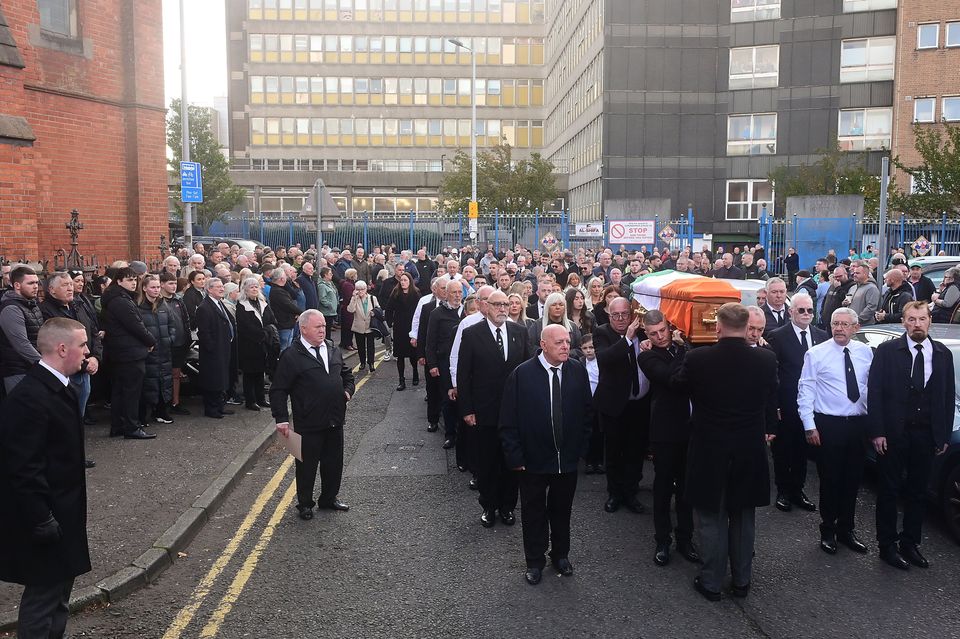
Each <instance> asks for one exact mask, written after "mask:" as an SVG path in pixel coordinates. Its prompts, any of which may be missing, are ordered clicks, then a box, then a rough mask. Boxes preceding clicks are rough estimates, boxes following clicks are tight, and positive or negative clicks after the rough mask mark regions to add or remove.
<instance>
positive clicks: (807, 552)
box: [68, 362, 960, 639]
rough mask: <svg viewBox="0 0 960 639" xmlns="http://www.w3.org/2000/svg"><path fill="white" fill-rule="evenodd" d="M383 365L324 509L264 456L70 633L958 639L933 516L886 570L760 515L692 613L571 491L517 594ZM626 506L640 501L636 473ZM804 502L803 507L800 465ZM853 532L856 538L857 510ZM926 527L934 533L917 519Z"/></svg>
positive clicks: (512, 576) (956, 610)
mask: <svg viewBox="0 0 960 639" xmlns="http://www.w3.org/2000/svg"><path fill="white" fill-rule="evenodd" d="M394 370H395V369H394V366H393V364H392V362H391V363H385V364H384V365H383V366H382V367H381V368H380V369H378V371H377V372H376V373H375V374H374V375H373V376H372V377H370V378H369V379H368V381H367V382H365V385H364V386H363V387H362V388H361V389H359V391H358V392H357V395H356V397H355V398H354V400H353V401H352V402H351V404H350V408H349V414H348V426H347V429H346V455H345V459H346V460H348V462H347V464H346V468H345V477H344V482H343V488H342V490H341V493H340V495H341V498H342V499H343V500H344V501H345V502H347V503H349V504H350V505H351V510H350V512H348V513H339V512H328V511H323V512H320V513H318V514H317V516H316V517H315V518H314V519H313V520H312V521H309V522H304V521H301V520H300V519H298V518H297V516H296V511H295V509H294V508H293V499H294V495H293V491H292V481H293V472H292V468H290V463H289V461H287V459H288V458H287V456H286V455H285V454H284V453H283V451H282V450H281V449H280V448H279V447H277V446H273V447H272V448H270V449H269V450H267V452H266V453H265V454H264V455H263V456H262V457H261V458H260V460H259V461H258V463H257V464H256V465H255V466H254V467H253V468H252V470H251V472H250V474H249V476H248V477H246V478H245V480H243V481H242V482H241V483H240V485H239V486H238V487H237V489H236V490H234V492H233V493H232V494H231V495H230V497H229V498H228V499H227V501H226V502H225V503H224V505H223V506H222V507H221V509H220V510H219V511H218V513H217V515H216V517H215V518H214V519H213V520H212V521H211V522H209V523H208V524H207V526H206V527H205V528H204V529H203V531H202V532H201V533H200V534H199V535H198V537H197V538H196V539H195V540H194V542H193V543H192V544H191V545H190V547H189V548H188V549H187V551H186V555H187V556H186V557H183V558H181V559H180V560H179V561H178V562H176V564H175V565H174V566H173V567H171V568H170V569H168V570H167V571H166V572H165V573H164V574H163V575H162V576H161V578H160V579H159V580H158V581H157V582H156V583H154V584H153V585H151V586H149V587H148V588H146V589H144V590H141V591H139V592H137V593H135V594H133V595H131V596H130V597H128V598H127V599H125V600H123V601H120V602H119V603H116V604H113V605H110V606H106V607H99V608H94V609H90V610H87V611H85V612H83V613H81V614H80V615H78V616H76V617H74V618H73V619H71V622H70V626H69V627H68V633H69V634H70V636H72V637H109V638H117V639H120V638H128V637H129V638H132V637H137V638H140V639H161V638H162V639H180V638H181V637H183V638H191V639H192V638H195V637H223V638H231V639H232V638H240V637H269V638H282V637H290V638H295V637H297V638H299V637H361V638H364V639H366V638H377V637H417V638H420V637H424V638H426V637H496V638H500V637H551V638H555V637H605V638H608V637H631V638H637V637H697V636H703V637H737V638H746V637H870V638H877V637H911V638H913V637H935V638H938V639H942V638H944V637H955V636H958V632H960V631H958V628H960V607H958V606H957V601H958V581H957V574H958V572H957V571H958V558H960V547H958V546H956V545H955V544H954V543H953V542H952V541H950V540H949V539H948V538H947V536H946V533H945V532H944V530H943V528H942V526H940V525H939V524H938V523H937V522H936V521H933V522H931V523H928V525H927V526H926V530H925V534H926V536H927V538H926V539H925V540H924V545H923V549H924V552H925V554H926V555H927V557H928V558H929V559H930V560H931V563H932V564H933V566H932V567H931V568H930V569H929V570H927V571H921V570H917V569H914V570H911V571H909V572H904V573H901V572H899V571H896V570H894V569H892V568H889V567H887V566H886V565H884V564H882V563H881V562H880V561H879V559H878V558H877V555H876V552H875V550H874V549H873V548H871V554H869V555H867V556H859V555H854V554H853V553H851V552H849V551H846V549H844V548H841V551H840V553H839V554H837V555H836V556H833V557H831V556H827V555H825V554H824V553H822V552H821V551H820V550H819V549H818V545H817V542H818V532H817V523H818V518H817V515H816V514H809V513H800V512H793V513H781V512H779V511H777V510H775V509H773V508H772V507H771V508H764V509H762V510H761V512H760V513H758V534H757V537H758V539H757V558H756V561H755V563H754V582H753V589H752V591H751V594H750V597H749V598H748V599H746V600H736V599H733V598H731V597H725V598H724V600H723V601H722V602H720V603H709V602H707V601H705V600H703V599H701V598H700V597H699V595H697V594H696V593H695V592H694V591H693V589H692V587H691V583H692V580H693V577H694V575H695V573H696V570H695V567H694V566H693V565H691V564H689V563H686V562H685V561H684V560H683V559H682V558H680V557H679V556H677V555H675V556H674V561H673V562H672V563H671V564H670V565H669V566H667V567H665V568H660V567H657V566H655V565H654V564H653V561H652V556H653V521H652V518H651V516H650V515H649V514H643V515H635V514H632V513H630V512H628V511H620V512H618V513H615V514H612V515H611V514H607V513H604V512H603V501H604V499H605V489H604V484H603V479H602V477H596V476H584V475H581V477H580V485H579V487H578V490H577V498H576V502H575V505H574V514H573V546H572V549H571V555H570V558H571V561H572V562H573V564H574V566H575V569H576V574H575V575H574V576H573V577H572V578H561V577H559V576H555V574H554V573H553V572H551V571H549V570H548V571H546V572H545V579H544V581H543V583H541V584H540V585H539V586H537V587H531V586H529V585H527V584H526V583H525V582H524V580H523V569H524V568H523V553H522V547H521V541H520V526H519V524H518V525H517V526H515V527H512V528H510V527H505V526H503V525H502V524H498V525H497V526H496V527H495V528H492V529H484V528H482V527H481V526H480V524H479V521H478V517H479V514H480V510H479V506H478V505H477V502H476V493H475V492H472V491H470V490H469V489H468V487H467V480H468V475H465V474H461V473H459V472H458V471H457V469H456V467H455V465H454V463H453V456H452V454H449V453H447V451H444V450H442V449H441V447H440V445H441V444H442V434H441V433H436V434H431V433H427V432H426V428H425V427H426V422H425V419H424V412H425V404H424V403H423V401H422V399H423V386H422V385H421V386H420V387H411V386H408V390H407V391H404V392H395V391H394V385H395V384H396V376H395V374H394ZM645 470H646V471H647V472H646V473H645V479H644V486H643V491H642V492H641V496H640V497H641V500H642V501H644V502H645V503H646V504H647V505H648V507H649V505H650V504H651V494H650V492H649V491H650V488H649V486H650V480H651V479H652V468H651V467H650V465H649V464H648V466H647V468H646V469H645ZM810 476H811V483H812V485H808V493H809V494H810V495H811V496H813V497H815V495H816V490H817V489H816V473H815V471H813V469H811V473H810ZM859 515H860V521H859V522H858V526H859V531H860V534H861V537H862V538H863V539H864V540H865V541H867V540H872V539H873V535H874V530H875V528H874V525H873V495H872V492H871V491H870V490H869V488H864V489H863V490H862V491H861V495H860V506H859ZM934 519H935V518H934Z"/></svg>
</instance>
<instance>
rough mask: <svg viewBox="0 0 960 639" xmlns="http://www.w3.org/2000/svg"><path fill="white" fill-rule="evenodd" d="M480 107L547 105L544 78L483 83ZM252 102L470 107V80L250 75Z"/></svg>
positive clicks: (480, 81) (479, 81) (479, 86)
mask: <svg viewBox="0 0 960 639" xmlns="http://www.w3.org/2000/svg"><path fill="white" fill-rule="evenodd" d="M476 89H477V90H476V95H477V106H542V105H543V80H515V79H507V80H488V79H483V78H478V79H477V86H476ZM250 103H251V104H301V105H308V104H310V105H317V104H360V105H366V104H371V105H382V104H386V105H401V106H409V105H430V106H470V78H338V77H325V78H323V77H308V76H275V75H268V76H262V75H252V76H250Z"/></svg>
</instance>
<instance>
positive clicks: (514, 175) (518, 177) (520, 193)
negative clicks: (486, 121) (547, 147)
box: [438, 144, 559, 213]
mask: <svg viewBox="0 0 960 639" xmlns="http://www.w3.org/2000/svg"><path fill="white" fill-rule="evenodd" d="M452 163H453V171H449V172H445V173H444V176H443V181H442V182H441V184H440V202H439V204H438V208H439V210H440V211H441V212H444V213H456V212H457V211H467V210H468V208H469V204H470V195H471V193H470V191H471V162H470V155H469V154H468V153H466V152H465V151H463V150H462V149H461V150H459V151H457V154H456V155H455V156H454V157H453V160H452ZM554 168H555V167H554V165H553V164H552V163H551V162H549V161H548V160H545V159H544V158H543V156H541V155H540V154H539V153H533V154H531V156H530V159H529V160H516V161H514V160H513V159H512V152H511V148H510V145H509V144H501V145H499V146H496V147H494V148H492V149H490V150H489V151H481V152H479V153H477V202H478V204H479V208H480V210H481V211H493V210H494V209H498V210H499V211H500V212H501V213H519V212H527V211H531V210H533V209H536V208H540V209H542V208H543V207H544V204H545V203H546V202H549V201H550V200H554V199H556V198H557V197H559V192H558V191H557V187H556V183H555V181H554V178H553V171H554Z"/></svg>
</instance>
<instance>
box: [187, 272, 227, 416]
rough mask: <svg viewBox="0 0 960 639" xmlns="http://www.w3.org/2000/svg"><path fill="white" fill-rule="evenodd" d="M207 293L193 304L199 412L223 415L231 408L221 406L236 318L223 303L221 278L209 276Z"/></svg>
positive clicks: (207, 414)
mask: <svg viewBox="0 0 960 639" xmlns="http://www.w3.org/2000/svg"><path fill="white" fill-rule="evenodd" d="M206 289H207V297H206V298H205V299H204V300H203V301H202V302H201V303H200V306H198V307H197V342H198V344H199V346H200V380H201V385H202V387H203V414H204V415H205V416H206V417H211V418H213V419H223V416H224V415H232V414H233V411H232V410H229V409H226V408H224V400H225V398H226V396H225V393H226V390H227V388H228V387H229V385H230V379H231V375H230V367H231V365H232V364H231V363H232V362H234V361H236V359H235V358H234V357H233V356H232V355H233V349H234V348H236V343H237V340H236V336H237V321H236V320H235V319H234V318H233V316H232V315H231V314H230V313H229V312H228V311H227V309H226V307H225V306H224V305H223V282H222V281H221V280H220V278H217V277H211V278H210V279H208V280H207V284H206Z"/></svg>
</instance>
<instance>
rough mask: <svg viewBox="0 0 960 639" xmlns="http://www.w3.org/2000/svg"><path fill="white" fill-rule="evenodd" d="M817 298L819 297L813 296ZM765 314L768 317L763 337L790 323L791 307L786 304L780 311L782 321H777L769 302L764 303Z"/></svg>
mask: <svg viewBox="0 0 960 639" xmlns="http://www.w3.org/2000/svg"><path fill="white" fill-rule="evenodd" d="M813 299H817V298H813ZM763 316H764V317H765V318H767V324H766V326H765V327H764V329H763V339H767V337H769V336H770V332H771V331H775V330H777V329H778V328H780V327H783V326H786V325H787V324H789V323H790V308H789V307H788V306H787V305H786V304H784V305H783V311H781V313H780V321H779V322H778V321H777V316H776V315H774V314H773V311H772V310H771V309H770V306H768V305H767V304H764V305H763Z"/></svg>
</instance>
